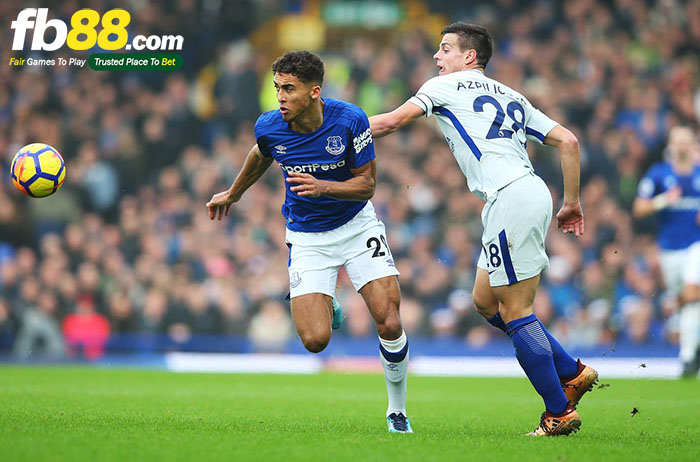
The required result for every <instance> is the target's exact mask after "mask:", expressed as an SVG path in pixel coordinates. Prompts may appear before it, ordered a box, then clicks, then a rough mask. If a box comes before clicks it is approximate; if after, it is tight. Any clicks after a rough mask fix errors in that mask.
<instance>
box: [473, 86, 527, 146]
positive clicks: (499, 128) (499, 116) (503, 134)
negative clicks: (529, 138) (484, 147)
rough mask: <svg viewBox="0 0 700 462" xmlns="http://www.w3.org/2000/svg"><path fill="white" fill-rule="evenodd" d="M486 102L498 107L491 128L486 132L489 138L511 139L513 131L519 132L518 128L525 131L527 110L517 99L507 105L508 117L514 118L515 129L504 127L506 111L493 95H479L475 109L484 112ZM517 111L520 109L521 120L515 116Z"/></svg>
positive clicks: (513, 125) (513, 126) (475, 101)
mask: <svg viewBox="0 0 700 462" xmlns="http://www.w3.org/2000/svg"><path fill="white" fill-rule="evenodd" d="M485 104H490V105H492V106H493V107H495V108H496V118H495V119H493V123H492V124H491V128H490V129H489V132H488V133H487V134H486V139H487V140H492V139H496V138H509V139H510V138H512V137H513V133H515V132H517V131H518V130H522V131H523V132H524V131H525V110H524V109H523V107H522V105H521V104H520V103H518V102H517V101H511V102H510V103H508V106H507V107H506V112H507V113H508V117H510V118H511V119H513V124H512V125H511V128H512V129H513V130H508V129H507V128H503V121H504V120H505V114H506V112H504V111H503V108H502V107H501V104H500V103H499V102H498V100H496V98H494V97H493V96H489V95H483V96H479V97H478V98H477V99H475V100H474V111H475V112H484V105H485ZM515 111H518V112H519V113H520V120H518V119H517V118H516V117H515Z"/></svg>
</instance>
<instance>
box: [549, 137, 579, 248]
mask: <svg viewBox="0 0 700 462" xmlns="http://www.w3.org/2000/svg"><path fill="white" fill-rule="evenodd" d="M544 144H547V145H549V146H554V147H556V148H557V149H559V154H560V155H561V170H562V173H563V174H564V205H563V206H562V208H561V210H559V213H557V227H559V228H561V229H562V231H564V232H565V233H574V235H575V236H576V237H578V236H580V235H581V234H583V210H582V209H581V203H580V202H579V182H580V175H581V173H580V171H581V153H580V150H579V145H578V139H576V136H574V134H573V133H571V132H570V131H569V130H568V129H566V128H565V127H563V126H561V125H557V126H556V127H554V128H553V129H551V130H550V131H549V133H547V136H546V137H545V139H544Z"/></svg>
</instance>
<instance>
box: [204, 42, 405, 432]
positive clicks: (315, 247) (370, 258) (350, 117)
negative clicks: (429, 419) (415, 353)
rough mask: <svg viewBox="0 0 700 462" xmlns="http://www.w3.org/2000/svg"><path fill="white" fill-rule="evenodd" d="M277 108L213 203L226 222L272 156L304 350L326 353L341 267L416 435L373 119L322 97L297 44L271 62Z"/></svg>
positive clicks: (314, 69)
mask: <svg viewBox="0 0 700 462" xmlns="http://www.w3.org/2000/svg"><path fill="white" fill-rule="evenodd" d="M272 72H273V74H274V83H275V88H276V90H277V100H278V102H279V105H280V108H279V109H278V110H275V111H271V112H267V113H265V114H263V115H261V116H260V118H259V119H258V121H257V123H256V124H255V137H256V140H257V144H256V145H255V146H253V148H252V149H251V150H250V152H249V153H248V156H247V157H246V160H245V163H244V165H243V168H242V169H241V172H240V173H239V174H238V176H237V177H236V179H235V180H234V182H233V184H232V185H231V187H230V188H229V189H228V190H226V191H223V192H220V193H218V194H215V195H214V196H213V197H212V199H211V200H210V201H209V202H208V203H207V207H208V209H209V217H210V218H211V219H212V220H213V219H214V218H215V217H217V216H218V219H219V220H221V219H222V217H223V216H224V215H228V214H229V211H230V209H231V205H232V204H233V203H234V202H237V201H238V200H239V199H240V198H241V196H242V195H243V193H244V192H245V191H246V190H247V189H248V188H249V187H250V186H251V185H252V184H253V183H255V182H256V181H257V180H258V179H259V178H260V177H261V176H262V174H263V173H264V172H265V171H266V170H267V168H268V167H269V166H270V165H271V164H272V162H273V161H277V163H278V164H279V166H280V168H281V170H282V175H283V176H284V179H285V187H286V195H285V201H284V205H283V206H282V215H284V218H285V219H286V220H287V234H286V241H287V245H288V246H289V264H288V266H289V287H290V299H291V310H292V318H293V319H294V325H295V326H296V329H297V332H298V334H299V337H300V338H301V341H302V342H303V344H304V347H306V349H307V350H309V351H311V352H313V353H318V352H320V351H322V350H323V349H324V348H325V347H326V345H328V342H329V341H330V337H331V328H332V327H333V328H337V327H339V326H340V322H341V321H342V312H341V311H340V307H339V306H338V305H337V303H335V300H334V298H333V295H334V293H335V284H336V279H337V276H338V269H339V268H340V267H341V266H344V267H345V269H346V271H347V273H348V276H349V277H350V279H351V281H352V284H353V286H354V287H355V289H356V290H357V291H358V292H359V293H360V294H361V295H362V297H363V298H364V300H365V303H367V307H368V308H369V310H370V312H371V313H372V317H373V318H374V320H375V322H376V324H377V333H378V334H379V350H380V359H381V361H382V365H383V367H384V375H385V379H386V385H387V392H388V395H389V405H388V408H387V412H386V419H387V425H388V428H389V431H390V432H394V433H412V429H411V425H410V422H409V420H408V418H407V417H406V372H407V369H408V342H407V340H406V334H405V333H404V331H403V328H402V327H401V319H400V317H399V300H400V292H399V284H398V280H397V276H398V274H399V273H398V271H397V270H396V267H395V265H394V261H393V259H392V256H391V251H390V250H389V247H388V245H387V240H386V231H385V229H384V224H383V223H382V222H381V221H380V220H379V219H377V216H376V215H375V212H374V207H373V206H372V203H371V202H370V201H369V199H370V198H371V197H372V196H373V194H374V188H375V183H376V175H377V173H376V163H375V154H374V145H373V143H372V134H371V130H370V127H369V120H368V119H367V116H366V115H365V113H364V112H363V111H362V110H361V109H360V108H358V107H357V106H354V105H352V104H349V103H345V102H343V101H337V100H333V99H330V98H321V85H322V83H323V75H324V69H323V63H322V62H321V60H320V59H319V57H318V56H316V55H314V54H313V53H310V52H308V51H292V52H288V53H286V54H284V55H283V56H281V57H280V58H278V59H277V60H276V61H275V62H274V63H273V64H272Z"/></svg>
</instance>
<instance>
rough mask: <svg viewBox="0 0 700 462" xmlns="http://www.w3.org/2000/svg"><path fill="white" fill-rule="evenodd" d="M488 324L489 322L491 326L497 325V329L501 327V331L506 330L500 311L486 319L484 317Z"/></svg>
mask: <svg viewBox="0 0 700 462" xmlns="http://www.w3.org/2000/svg"><path fill="white" fill-rule="evenodd" d="M486 320H487V321H488V322H489V324H491V325H492V326H493V327H497V328H498V329H501V330H502V331H503V332H505V331H506V323H505V322H503V318H502V317H501V313H496V315H495V316H492V317H490V318H488V319H486Z"/></svg>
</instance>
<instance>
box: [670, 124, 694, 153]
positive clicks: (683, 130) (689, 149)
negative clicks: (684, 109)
mask: <svg viewBox="0 0 700 462" xmlns="http://www.w3.org/2000/svg"><path fill="white" fill-rule="evenodd" d="M695 143H696V141H695V134H694V133H693V131H692V130H691V129H690V128H688V127H673V128H672V129H671V132H670V133H669V136H668V147H669V149H670V151H671V155H672V157H673V160H675V161H682V160H685V159H687V158H688V156H691V155H692V154H693V153H694V148H695V147H696V146H695Z"/></svg>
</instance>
